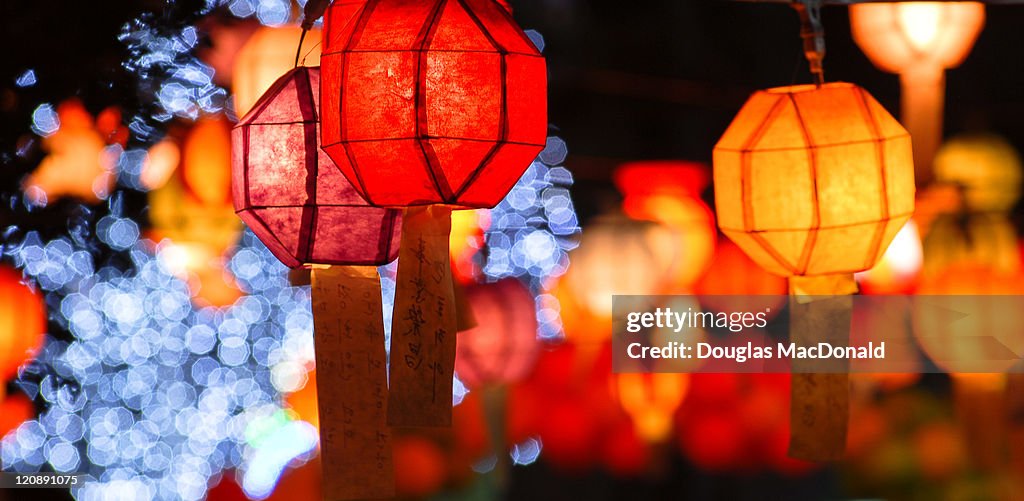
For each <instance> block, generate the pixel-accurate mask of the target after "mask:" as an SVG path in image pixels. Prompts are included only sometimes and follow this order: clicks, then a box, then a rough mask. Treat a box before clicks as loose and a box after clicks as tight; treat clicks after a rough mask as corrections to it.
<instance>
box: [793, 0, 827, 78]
mask: <svg viewBox="0 0 1024 501" xmlns="http://www.w3.org/2000/svg"><path fill="white" fill-rule="evenodd" d="M792 5H793V8H794V9H796V12H797V14H799V16H800V38H802V39H803V41H804V56H805V57H806V58H807V64H808V66H809V67H810V70H811V75H813V76H814V83H815V85H817V86H818V87H821V86H822V85H823V84H824V83H825V69H824V67H823V66H822V60H824V59H825V28H824V26H822V24H821V0H796V1H794V2H793V4H792Z"/></svg>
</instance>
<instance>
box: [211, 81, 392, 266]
mask: <svg viewBox="0 0 1024 501" xmlns="http://www.w3.org/2000/svg"><path fill="white" fill-rule="evenodd" d="M319 86H320V71H319V69H317V68H305V67H299V68H295V69H293V70H291V71H289V72H288V73H286V74H285V75H284V76H282V77H281V78H280V79H278V81H277V82H275V83H274V84H273V85H272V86H271V87H270V89H269V90H268V91H267V93H266V94H264V95H263V97H261V98H260V100H259V101H257V102H256V104H255V105H254V106H253V108H252V110H251V111H250V112H249V113H248V114H247V115H246V116H245V117H244V118H242V120H241V121H240V122H239V123H238V125H237V126H235V128H234V130H233V131H232V141H231V142H232V149H233V151H232V190H233V198H234V202H235V211H236V212H237V213H238V215H239V217H241V218H242V220H243V221H245V223H246V224H247V225H248V226H249V228H250V229H252V231H253V233H255V234H256V236H257V237H259V239H260V241H262V242H263V243H264V244H265V245H266V246H267V247H268V248H269V249H270V251H271V252H272V253H273V254H274V256H276V257H277V258H278V259H280V260H281V262H283V263H284V264H286V265H288V266H290V267H293V268H294V267H296V266H299V265H302V264H303V263H317V264H344V265H379V264H383V263H387V262H390V261H392V260H394V259H395V257H397V255H398V242H399V238H400V231H399V228H400V227H401V212H399V211H397V210H390V209H378V208H373V207H369V206H367V204H366V202H365V201H363V199H362V197H360V196H359V194H358V193H357V191H356V189H355V188H353V187H352V185H351V184H350V183H349V182H348V181H347V180H346V179H345V177H344V176H342V175H341V173H340V172H339V171H338V169H337V168H336V167H335V166H334V162H333V161H331V159H330V158H329V157H328V156H327V155H326V154H324V153H323V151H321V150H320V147H319V145H318V143H317V139H318V138H319V135H318V134H319V130H318V129H319V126H318V125H319V120H318V119H319V117H318V113H317V110H318V103H317V96H318V92H317V91H318V89H319Z"/></svg>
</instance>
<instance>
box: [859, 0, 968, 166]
mask: <svg viewBox="0 0 1024 501" xmlns="http://www.w3.org/2000/svg"><path fill="white" fill-rule="evenodd" d="M984 24H985V6H984V5H983V4H981V3H978V2H898V3H861V4H856V5H851V6H850V25H851V29H852V31H853V39H854V40H855V41H856V42H857V45H858V46H859V47H860V48H861V50H863V51H864V53H865V54H867V56H868V58H869V59H871V62H872V63H874V64H875V66H878V67H879V68H881V69H882V70H884V71H888V72H891V73H899V74H900V83H901V87H902V90H901V102H900V121H901V122H902V123H903V125H904V126H905V127H906V128H907V130H908V131H910V134H911V135H912V136H913V138H914V161H915V162H916V165H917V178H918V179H917V181H918V182H919V183H922V184H924V183H927V182H929V181H930V180H931V169H932V161H933V158H934V155H935V152H936V150H938V148H939V144H940V143H941V142H942V115H943V102H944V98H945V75H944V74H943V72H944V70H945V69H946V68H953V67H956V66H959V65H960V63H961V62H963V60H964V59H965V58H966V57H967V54H968V53H969V52H970V51H971V47H972V46H973V45H974V40H975V39H977V38H978V34H979V33H980V32H981V28H982V26H983V25H984Z"/></svg>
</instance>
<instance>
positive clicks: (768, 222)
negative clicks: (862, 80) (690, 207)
mask: <svg viewBox="0 0 1024 501" xmlns="http://www.w3.org/2000/svg"><path fill="white" fill-rule="evenodd" d="M714 164H715V165H714V167H715V169H714V179H715V183H714V184H715V204H716V206H717V208H718V224H719V226H720V227H721V229H722V231H723V232H724V233H725V234H726V235H727V236H728V237H729V238H730V239H732V240H733V241H734V242H736V244H737V245H739V246H740V247H741V248H742V249H743V250H744V252H746V253H747V255H749V256H750V257H751V258H752V259H753V260H754V261H755V262H757V264H759V265H761V267H763V268H765V269H766V270H768V271H771V272H773V273H776V274H778V275H782V276H789V277H792V276H820V275H837V274H852V273H854V272H857V271H862V270H865V269H868V268H871V267H872V266H874V264H875V263H876V262H878V260H879V259H880V258H881V256H882V254H883V253H884V252H885V249H886V247H887V246H888V244H889V242H890V241H892V239H893V237H894V236H895V235H896V232H898V231H899V229H900V228H901V227H902V226H903V224H904V223H905V222H906V221H907V219H909V218H910V215H911V213H912V212H913V209H914V170H913V161H912V158H911V146H910V137H909V136H908V134H907V132H906V131H905V130H904V129H903V127H901V126H900V124H899V123H898V122H897V121H896V120H895V119H893V117H892V116H890V115H889V113H887V112H886V111H885V109H884V108H882V106H881V105H880V104H878V102H877V101H875V100H874V99H873V98H872V97H871V96H870V95H869V94H868V93H867V92H865V91H864V90H863V89H861V88H859V87H857V86H856V85H853V84H849V83H830V84H825V85H823V86H821V87H815V86H813V85H798V86H793V87H779V88H774V89H768V90H764V91H759V92H756V93H754V95H753V96H751V97H750V99H749V100H748V101H747V103H746V104H745V105H744V106H743V108H742V109H741V110H740V112H739V114H738V115H737V116H736V118H735V119H734V120H733V122H732V124H730V125H729V128H728V129H727V130H726V131H725V134H724V135H723V136H722V138H721V139H720V140H719V142H718V144H717V145H716V146H715V150H714Z"/></svg>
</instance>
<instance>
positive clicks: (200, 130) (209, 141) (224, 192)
mask: <svg viewBox="0 0 1024 501" xmlns="http://www.w3.org/2000/svg"><path fill="white" fill-rule="evenodd" d="M181 156H182V160H181V168H182V172H181V174H182V179H183V180H184V181H185V186H186V188H188V190H189V191H190V192H191V193H192V194H193V195H194V196H195V197H196V198H198V199H199V201H200V202H202V203H203V204H206V205H227V206H230V205H231V124H229V123H228V121H227V120H226V119H224V118H202V119H200V120H198V121H197V122H196V123H195V125H193V126H192V130H190V131H189V133H188V136H187V137H186V138H185V145H184V147H183V148H182V154H181Z"/></svg>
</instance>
